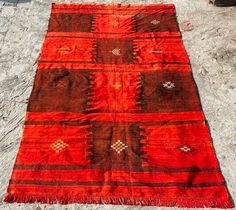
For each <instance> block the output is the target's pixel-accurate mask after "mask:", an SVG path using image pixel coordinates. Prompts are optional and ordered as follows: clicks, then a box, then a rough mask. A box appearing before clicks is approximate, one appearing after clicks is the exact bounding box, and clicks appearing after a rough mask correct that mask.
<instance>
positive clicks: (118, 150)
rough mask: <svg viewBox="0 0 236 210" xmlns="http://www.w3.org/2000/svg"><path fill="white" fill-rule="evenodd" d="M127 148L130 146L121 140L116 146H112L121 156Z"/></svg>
mask: <svg viewBox="0 0 236 210" xmlns="http://www.w3.org/2000/svg"><path fill="white" fill-rule="evenodd" d="M127 147H128V146H127V145H126V144H124V143H123V142H122V141H121V140H118V141H116V142H115V143H114V144H112V145H111V148H112V149H114V150H115V151H116V152H117V153H118V154H120V153H121V152H122V151H123V150H124V149H126V148H127Z"/></svg>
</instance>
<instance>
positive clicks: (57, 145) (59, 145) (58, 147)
mask: <svg viewBox="0 0 236 210" xmlns="http://www.w3.org/2000/svg"><path fill="white" fill-rule="evenodd" d="M68 146H69V145H68V144H67V143H65V142H64V141H62V140H61V139H58V140H57V141H55V142H54V143H53V144H51V145H50V147H51V148H52V149H53V150H54V151H55V152H61V151H62V150H65V149H66V147H68Z"/></svg>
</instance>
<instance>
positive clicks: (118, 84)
mask: <svg viewBox="0 0 236 210" xmlns="http://www.w3.org/2000/svg"><path fill="white" fill-rule="evenodd" d="M113 87H114V88H115V89H116V90H118V89H120V88H121V83H120V82H116V83H115V84H114V85H113Z"/></svg>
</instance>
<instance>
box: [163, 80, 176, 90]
mask: <svg viewBox="0 0 236 210" xmlns="http://www.w3.org/2000/svg"><path fill="white" fill-rule="evenodd" d="M163 87H164V88H167V89H171V88H174V87H175V83H173V82H170V81H168V82H164V83H163Z"/></svg>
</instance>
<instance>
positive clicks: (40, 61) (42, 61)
mask: <svg viewBox="0 0 236 210" xmlns="http://www.w3.org/2000/svg"><path fill="white" fill-rule="evenodd" d="M39 63H85V64H86V63H94V64H96V63H95V62H89V61H53V60H39ZM98 64H99V63H98ZM109 64H112V63H109ZM130 64H135V65H147V64H181V65H182V64H183V65H186V64H190V63H189V62H148V63H144V62H142V63H127V64H126V65H130Z"/></svg>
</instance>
